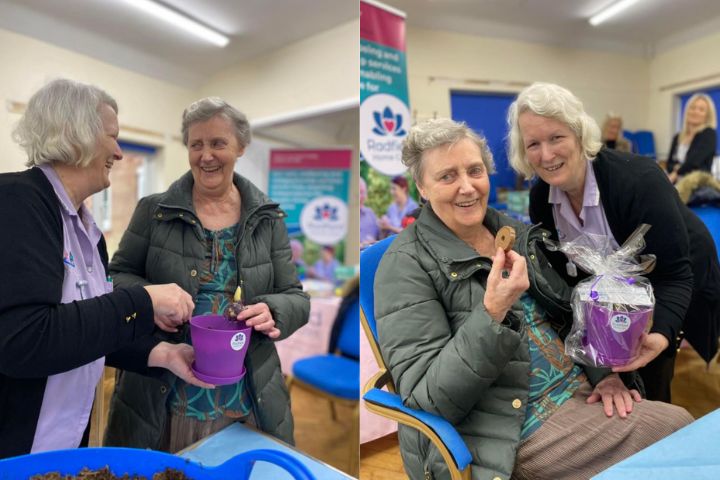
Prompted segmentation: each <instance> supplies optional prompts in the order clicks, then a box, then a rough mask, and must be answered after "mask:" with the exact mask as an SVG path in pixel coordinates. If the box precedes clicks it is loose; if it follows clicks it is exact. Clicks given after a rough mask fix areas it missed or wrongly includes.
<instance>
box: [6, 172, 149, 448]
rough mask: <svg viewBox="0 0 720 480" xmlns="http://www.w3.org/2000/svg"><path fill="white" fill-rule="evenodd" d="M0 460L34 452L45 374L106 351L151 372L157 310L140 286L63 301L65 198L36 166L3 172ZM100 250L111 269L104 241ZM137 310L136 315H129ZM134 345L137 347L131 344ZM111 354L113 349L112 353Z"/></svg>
mask: <svg viewBox="0 0 720 480" xmlns="http://www.w3.org/2000/svg"><path fill="white" fill-rule="evenodd" d="M0 221H2V223H3V228H1V229H0V458H4V457H9V456H14V455H20V454H25V453H30V449H31V447H32V442H33V438H34V436H35V429H36V427H37V420H38V417H39V414H40V407H41V406H42V401H43V395H44V392H45V385H46V382H47V377H48V376H50V375H54V374H57V373H61V372H65V371H68V370H71V369H74V368H77V367H80V366H82V365H85V364H87V363H90V362H92V361H94V360H96V359H98V358H100V357H102V356H104V355H107V357H106V363H107V364H108V365H112V366H118V367H122V368H125V369H129V370H134V371H139V372H145V373H150V371H152V370H155V369H148V368H147V358H148V354H149V352H150V349H152V347H153V346H154V345H156V343H157V342H156V341H155V340H153V338H152V336H151V335H148V334H149V333H151V332H152V331H153V328H154V323H153V308H152V302H151V299H150V296H149V295H148V293H147V292H146V291H145V290H144V289H143V288H142V287H135V288H128V289H124V288H123V289H116V290H115V291H114V292H113V293H109V294H106V295H102V296H100V297H95V298H91V299H88V300H82V301H75V302H72V303H67V304H61V303H60V301H61V298H62V286H63V279H64V266H63V227H62V217H61V215H60V203H59V200H58V198H57V196H56V195H55V191H54V190H53V187H52V185H51V184H50V182H49V181H48V179H47V178H46V177H45V174H44V173H43V172H42V171H41V170H40V169H38V168H32V169H29V170H26V171H24V172H18V173H6V174H1V175H0ZM98 251H99V252H100V256H101V258H102V260H103V264H104V266H105V269H106V271H107V251H106V248H105V240H104V239H103V238H101V240H100V243H99V244H98ZM133 313H137V316H136V318H135V319H133V320H131V321H126V317H128V316H130V315H132V314H133ZM131 343H132V345H131ZM113 352H114V353H113Z"/></svg>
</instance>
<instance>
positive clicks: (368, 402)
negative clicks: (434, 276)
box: [360, 236, 472, 480]
mask: <svg viewBox="0 0 720 480" xmlns="http://www.w3.org/2000/svg"><path fill="white" fill-rule="evenodd" d="M393 240H394V236H391V237H388V238H386V239H384V240H382V241H380V242H378V243H376V244H375V245H373V246H371V247H369V248H367V249H365V250H364V251H363V252H362V253H361V254H360V322H361V323H362V326H363V330H364V331H365V335H367V338H368V341H369V342H370V347H371V349H372V352H373V355H374V357H375V361H376V362H377V364H378V366H379V367H380V370H379V371H378V373H376V374H375V375H374V376H373V377H372V378H370V380H368V382H367V384H366V385H365V387H364V388H363V400H364V401H365V406H366V408H367V409H368V410H369V411H371V412H373V413H375V414H377V415H380V416H383V417H386V418H389V419H391V420H395V421H396V422H399V423H402V424H403V425H407V426H409V427H412V428H415V429H416V430H418V431H419V432H421V433H422V434H424V435H425V436H426V437H428V438H429V439H430V441H431V442H432V443H433V444H434V445H435V446H436V447H437V449H438V450H439V451H440V454H441V455H442V457H443V459H444V460H445V463H446V464H447V466H448V470H449V472H450V476H451V478H452V480H469V479H470V462H471V461H472V456H471V455H470V450H468V448H467V445H465V442H464V441H463V439H462V437H461V436H460V434H459V433H458V432H457V430H455V428H454V427H453V426H452V424H451V423H450V422H448V421H447V420H445V419H444V418H442V417H439V416H437V415H434V414H431V413H427V412H424V411H422V410H415V409H412V408H408V407H406V406H405V405H403V403H402V400H401V399H400V395H398V394H397V393H396V392H395V385H394V384H393V381H392V378H391V377H390V373H389V372H388V370H387V367H386V366H385V361H384V360H383V358H382V354H381V353H380V349H379V347H378V336H377V326H376V324H375V304H374V302H375V294H374V290H373V287H374V283H375V272H376V270H377V267H378V265H379V264H380V259H381V258H382V256H383V254H384V253H385V251H386V250H387V248H388V247H389V246H390V243H392V241H393ZM383 388H386V390H383Z"/></svg>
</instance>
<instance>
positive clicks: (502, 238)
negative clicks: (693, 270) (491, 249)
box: [495, 227, 515, 252]
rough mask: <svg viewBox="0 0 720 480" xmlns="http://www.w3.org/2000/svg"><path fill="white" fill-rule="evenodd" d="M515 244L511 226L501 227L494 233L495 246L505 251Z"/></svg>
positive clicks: (513, 230) (513, 231)
mask: <svg viewBox="0 0 720 480" xmlns="http://www.w3.org/2000/svg"><path fill="white" fill-rule="evenodd" d="M514 244H515V229H514V228H512V227H502V228H501V229H500V230H498V232H497V235H495V248H498V247H500V248H502V249H503V250H505V251H506V252H509V251H510V250H512V247H513V245H514Z"/></svg>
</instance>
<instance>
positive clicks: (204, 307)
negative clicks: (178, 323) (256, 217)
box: [168, 225, 251, 421]
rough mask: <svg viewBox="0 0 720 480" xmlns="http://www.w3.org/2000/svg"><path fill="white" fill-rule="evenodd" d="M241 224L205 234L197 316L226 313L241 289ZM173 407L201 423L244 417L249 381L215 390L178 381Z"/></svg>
mask: <svg viewBox="0 0 720 480" xmlns="http://www.w3.org/2000/svg"><path fill="white" fill-rule="evenodd" d="M237 228H238V226H237V225H234V226H232V227H228V228H224V229H222V230H215V231H211V230H207V229H204V232H205V241H206V242H205V243H206V253H205V261H204V263H203V266H202V269H201V270H200V272H199V275H200V290H199V291H198V294H197V296H196V297H195V310H194V311H193V315H208V314H217V313H222V312H224V311H225V307H227V305H228V303H230V301H231V299H232V297H233V294H234V293H235V289H236V288H237V263H236V259H235V241H236V239H237ZM168 401H169V402H170V408H171V409H172V411H173V413H175V414H177V415H184V416H187V417H191V418H194V419H196V420H199V421H210V420H215V419H217V418H220V417H222V416H226V417H231V418H244V417H246V416H247V415H248V414H249V413H250V408H251V403H250V397H249V394H248V392H247V388H245V379H244V378H243V379H242V380H240V382H238V383H235V384H233V385H222V386H218V387H216V388H215V389H214V390H211V389H206V388H200V387H196V386H194V385H189V384H187V383H185V382H183V381H182V380H180V379H178V380H177V381H176V382H175V386H174V387H173V389H172V392H171V394H170V397H169V399H168Z"/></svg>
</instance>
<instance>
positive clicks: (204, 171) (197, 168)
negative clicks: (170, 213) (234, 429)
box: [187, 115, 245, 195]
mask: <svg viewBox="0 0 720 480" xmlns="http://www.w3.org/2000/svg"><path fill="white" fill-rule="evenodd" d="M187 147H188V152H189V157H190V170H191V171H192V175H193V178H194V179H195V186H194V187H193V188H195V189H197V190H198V192H199V193H201V194H205V195H218V194H223V193H225V192H226V191H227V190H228V189H229V188H231V187H232V185H233V182H232V181H233V171H234V169H235V162H236V161H237V159H238V157H240V156H241V155H242V154H243V152H244V151H245V149H244V148H243V147H241V146H240V145H239V144H238V141H237V137H236V136H235V128H234V127H233V125H232V122H231V121H230V120H229V119H227V118H225V117H224V116H223V115H215V116H214V117H212V118H210V119H209V120H206V121H204V122H198V123H194V124H192V125H190V128H189V129H188V144H187Z"/></svg>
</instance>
